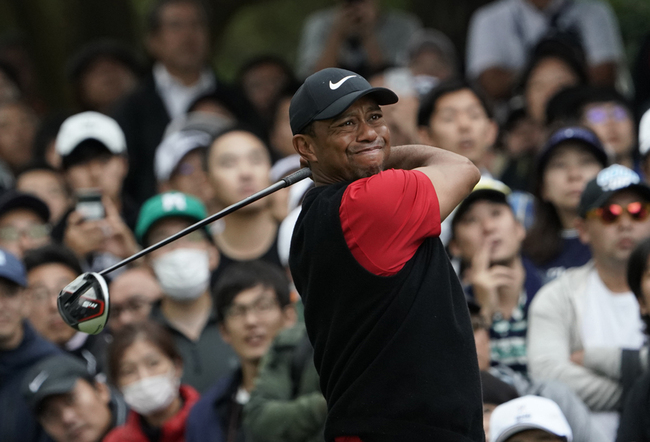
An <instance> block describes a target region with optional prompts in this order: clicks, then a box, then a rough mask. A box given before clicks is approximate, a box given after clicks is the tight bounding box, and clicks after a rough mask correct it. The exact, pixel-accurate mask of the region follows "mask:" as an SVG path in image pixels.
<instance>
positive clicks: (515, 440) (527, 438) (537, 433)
mask: <svg viewBox="0 0 650 442" xmlns="http://www.w3.org/2000/svg"><path fill="white" fill-rule="evenodd" d="M563 440H564V439H563V438H560V437H557V436H556V435H554V434H551V433H549V432H547V431H544V430H526V431H522V432H520V433H517V434H515V435H514V436H510V437H509V438H508V439H506V440H505V442H561V441H563Z"/></svg>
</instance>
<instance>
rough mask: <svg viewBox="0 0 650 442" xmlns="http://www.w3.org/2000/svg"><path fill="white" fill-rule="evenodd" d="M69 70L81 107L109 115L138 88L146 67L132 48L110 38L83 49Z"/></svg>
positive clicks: (76, 54) (78, 104)
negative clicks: (143, 67)
mask: <svg viewBox="0 0 650 442" xmlns="http://www.w3.org/2000/svg"><path fill="white" fill-rule="evenodd" d="M67 71H68V72H67V74H68V79H69V81H70V83H71V85H72V89H73V94H74V98H75V101H76V102H77V106H78V107H79V108H80V109H81V110H85V111H87V110H92V111H97V112H101V113H103V114H107V115H108V114H109V113H110V111H112V110H113V107H114V106H115V105H116V104H117V103H118V102H119V101H120V100H121V99H122V98H124V97H125V96H126V95H128V94H129V93H131V92H132V91H133V90H134V89H135V87H136V86H137V84H138V80H139V77H140V75H141V74H142V66H141V64H140V61H139V60H138V59H137V58H136V56H135V54H134V53H133V52H132V51H131V50H130V49H129V48H128V47H126V46H123V45H122V44H120V43H119V42H117V41H115V40H108V39H106V40H96V41H91V42H89V43H87V44H85V45H84V46H83V47H81V48H80V49H79V50H78V51H77V52H76V53H75V54H74V55H73V56H72V57H71V58H70V60H69V61H68V66H67Z"/></svg>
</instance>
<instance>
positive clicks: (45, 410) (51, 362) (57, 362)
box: [22, 355, 128, 442]
mask: <svg viewBox="0 0 650 442" xmlns="http://www.w3.org/2000/svg"><path fill="white" fill-rule="evenodd" d="M22 393H23V397H24V398H25V401H27V403H28V404H29V407H30V409H31V412H32V414H33V416H35V417H36V418H37V419H38V422H39V423H40V424H41V425H42V426H43V428H44V429H45V432H46V433H47V435H48V436H50V437H51V438H52V439H53V440H54V441H55V442H101V441H102V440H103V439H104V436H106V434H107V433H108V432H109V431H110V430H111V429H112V428H114V427H116V426H119V425H123V424H124V423H125V422H126V416H127V412H128V409H127V406H126V403H125V402H124V400H123V399H122V396H121V395H120V394H119V393H117V392H116V391H113V389H111V388H110V387H109V386H108V385H106V383H105V382H104V381H103V380H99V379H97V376H96V374H95V372H94V370H93V369H92V368H90V367H89V366H88V364H86V363H85V361H80V360H78V359H76V358H73V357H71V356H68V355H56V356H51V357H48V358H47V359H43V360H41V361H40V362H38V363H37V364H36V365H34V366H33V367H31V368H30V369H29V371H28V372H27V373H26V374H25V377H24V379H23V382H22Z"/></svg>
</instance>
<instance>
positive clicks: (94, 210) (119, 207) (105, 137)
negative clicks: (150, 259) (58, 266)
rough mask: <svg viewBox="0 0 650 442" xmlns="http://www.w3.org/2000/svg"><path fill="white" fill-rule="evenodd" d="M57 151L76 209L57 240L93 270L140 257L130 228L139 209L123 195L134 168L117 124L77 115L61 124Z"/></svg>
mask: <svg viewBox="0 0 650 442" xmlns="http://www.w3.org/2000/svg"><path fill="white" fill-rule="evenodd" d="M56 150H57V152H58V153H59V155H61V158H62V167H63V173H64V176H65V179H66V183H67V184H68V186H69V187H70V189H71V191H72V192H73V193H74V195H75V199H76V200H77V201H76V203H77V204H76V206H75V210H73V211H72V212H70V213H69V214H68V215H67V216H65V217H64V218H63V219H62V221H61V222H60V223H59V225H57V226H56V227H55V229H54V233H53V236H54V237H55V238H56V239H58V240H60V241H62V242H63V243H64V244H65V245H66V246H67V247H69V248H70V249H72V250H73V251H74V252H75V253H76V254H77V255H78V256H79V257H81V258H83V259H86V260H87V261H88V264H89V267H90V268H91V269H92V270H97V271H98V270H103V269H104V268H106V267H108V266H109V265H111V264H114V263H115V262H117V260H119V259H121V258H126V257H127V256H130V255H132V254H133V253H136V252H137V251H138V246H137V243H136V241H135V238H134V236H133V233H132V232H131V229H130V228H129V226H131V228H133V227H134V226H135V217H136V216H137V208H136V206H135V203H133V201H132V200H131V199H129V198H128V197H126V196H124V195H123V194H122V183H123V180H124V177H125V176H126V173H127V170H128V168H129V163H128V159H127V157H126V140H125V138H124V133H123V132H122V129H120V126H119V125H118V124H117V122H116V121H115V120H113V119H112V118H110V117H108V116H106V115H103V114H100V113H98V112H92V111H88V112H82V113H79V114H76V115H73V116H72V117H70V118H68V119H66V120H65V121H64V122H63V124H62V125H61V129H60V130H59V133H58V135H57V138H56ZM85 200H90V201H85Z"/></svg>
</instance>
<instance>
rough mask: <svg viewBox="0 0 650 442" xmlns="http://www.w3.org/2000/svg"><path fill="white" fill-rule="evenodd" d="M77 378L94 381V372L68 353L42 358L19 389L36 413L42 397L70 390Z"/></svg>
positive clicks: (29, 371) (28, 373) (31, 369)
mask: <svg viewBox="0 0 650 442" xmlns="http://www.w3.org/2000/svg"><path fill="white" fill-rule="evenodd" d="M79 379H84V380H86V381H88V382H89V383H93V382H94V373H92V372H91V370H90V369H89V368H88V366H87V365H86V363H85V362H84V361H82V360H81V359H79V358H76V357H74V356H71V355H68V354H58V355H55V356H50V357H47V358H45V359H42V360H41V361H39V362H38V363H36V364H35V365H33V366H32V367H31V368H30V369H29V370H28V371H27V373H25V377H24V378H23V383H22V386H21V391H22V394H23V397H24V398H25V401H26V402H27V405H29V407H30V408H31V409H32V410H33V411H34V413H35V414H36V413H37V411H38V407H39V405H40V404H41V402H42V401H43V399H45V398H47V397H49V396H53V395H56V394H65V393H69V392H70V391H72V389H73V388H74V387H75V384H76V383H77V381H78V380H79Z"/></svg>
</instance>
